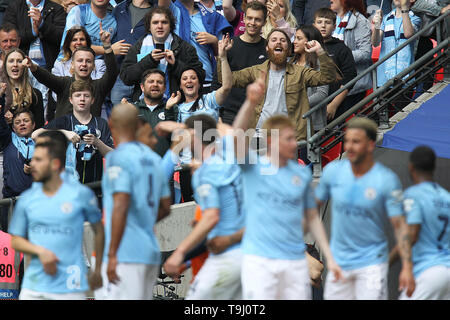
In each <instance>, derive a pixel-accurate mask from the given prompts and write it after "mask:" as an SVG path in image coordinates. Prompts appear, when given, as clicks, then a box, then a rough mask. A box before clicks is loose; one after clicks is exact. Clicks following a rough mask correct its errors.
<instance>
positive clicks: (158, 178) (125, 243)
mask: <svg viewBox="0 0 450 320" xmlns="http://www.w3.org/2000/svg"><path fill="white" fill-rule="evenodd" d="M109 122H110V128H111V133H112V136H113V139H114V142H115V143H116V145H117V148H116V149H115V150H113V151H111V152H109V153H108V154H107V155H106V174H104V175H103V178H102V191H103V205H104V208H105V229H106V245H105V248H107V249H106V250H105V256H104V259H105V261H106V260H107V261H108V264H107V269H106V270H105V269H104V270H103V275H104V277H106V276H107V280H108V282H109V283H108V286H107V288H106V292H103V297H100V295H99V296H98V297H99V298H106V299H113V300H117V299H131V300H151V299H152V298H153V286H154V284H155V282H156V277H157V275H158V273H159V271H160V262H161V254H160V249H159V244H158V241H157V239H156V236H155V234H154V230H153V227H154V225H155V223H156V222H157V221H160V220H161V219H163V218H165V217H166V216H167V215H168V214H169V213H170V204H171V201H170V189H169V184H168V179H167V177H166V176H165V174H164V171H163V169H162V160H161V157H160V156H159V155H158V154H156V153H155V152H153V151H152V150H151V149H150V148H149V147H148V146H146V145H144V144H142V143H140V142H138V141H136V131H137V128H138V110H137V109H136V108H135V107H134V106H132V105H130V104H119V105H116V106H115V107H114V108H113V110H112V113H111V117H110V121H109ZM104 279H105V278H104ZM105 281H106V279H105ZM100 294H102V293H100Z"/></svg>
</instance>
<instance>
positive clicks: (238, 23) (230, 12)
mask: <svg viewBox="0 0 450 320" xmlns="http://www.w3.org/2000/svg"><path fill="white" fill-rule="evenodd" d="M253 1H257V2H260V3H261V4H263V5H264V6H265V5H266V0H250V1H247V0H243V1H242V10H239V9H238V8H236V7H235V6H234V5H233V0H223V15H224V17H225V18H226V19H227V20H228V22H229V23H230V24H231V25H232V26H233V28H234V36H235V37H237V36H240V35H242V34H244V32H245V21H244V16H245V11H246V8H247V5H248V4H249V3H251V2H253Z"/></svg>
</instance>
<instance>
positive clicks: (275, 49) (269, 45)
mask: <svg viewBox="0 0 450 320" xmlns="http://www.w3.org/2000/svg"><path fill="white" fill-rule="evenodd" d="M308 47H309V48H307V49H306V51H307V52H311V53H312V52H316V53H317V55H318V59H319V62H320V71H316V70H313V69H311V68H303V67H300V66H298V65H295V64H292V63H289V62H288V61H287V59H288V56H289V54H290V52H291V50H292V49H291V42H290V40H289V37H288V35H287V34H286V33H285V32H284V31H282V30H279V29H273V30H272V31H271V33H270V34H269V37H268V39H266V50H267V55H268V57H269V59H268V60H266V61H265V62H264V63H262V64H259V65H255V66H252V67H248V68H245V69H242V70H239V71H233V72H232V75H233V86H235V87H241V88H244V87H246V86H247V85H248V84H249V83H252V82H253V81H254V80H255V79H257V78H258V77H260V74H261V72H265V73H267V75H266V83H265V88H266V91H265V94H264V99H263V101H262V102H261V103H260V104H258V106H256V108H255V111H254V113H253V116H252V118H251V119H249V128H256V130H257V131H259V129H260V128H261V127H262V124H263V123H264V121H265V120H266V119H268V118H269V117H271V116H273V115H276V114H283V115H286V116H288V117H289V118H290V119H292V121H294V123H295V125H296V139H297V141H300V140H304V139H306V120H305V119H302V115H303V114H304V113H305V112H306V111H308V110H309V103H308V96H307V93H306V88H307V87H313V86H319V85H325V84H330V83H333V82H334V81H336V80H338V79H337V74H336V66H335V64H334V63H333V61H332V60H331V58H330V57H329V56H328V55H327V54H326V52H325V51H324V50H323V48H322V46H321V45H320V44H319V43H318V42H317V41H312V42H309V43H308ZM217 72H218V75H219V77H220V69H219V68H218V71H217Z"/></svg>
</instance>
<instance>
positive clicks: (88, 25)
mask: <svg viewBox="0 0 450 320" xmlns="http://www.w3.org/2000/svg"><path fill="white" fill-rule="evenodd" d="M108 5H109V1H104V0H91V1H90V3H86V4H80V5H77V6H75V7H73V8H72V9H71V10H70V12H69V14H68V15H67V19H66V21H65V28H64V33H63V38H62V40H61V46H60V48H59V49H60V50H61V51H60V52H59V58H62V56H63V52H62V45H63V44H64V40H65V38H66V34H67V31H68V30H69V29H71V28H72V27H74V26H76V27H84V28H85V29H86V31H87V33H88V34H89V36H90V37H91V41H92V45H91V47H92V49H93V50H94V52H95V54H96V55H103V54H104V49H103V47H102V42H101V39H100V36H99V34H100V29H103V30H105V31H108V32H109V33H110V34H111V39H113V38H114V36H115V34H116V31H117V23H116V19H115V18H114V16H113V15H112V13H110V12H108V10H107V9H108ZM130 47H131V45H130V44H127V43H124V42H123V41H118V42H116V43H114V44H113V45H112V49H113V51H114V54H116V55H125V54H127V51H128V49H129V48H130Z"/></svg>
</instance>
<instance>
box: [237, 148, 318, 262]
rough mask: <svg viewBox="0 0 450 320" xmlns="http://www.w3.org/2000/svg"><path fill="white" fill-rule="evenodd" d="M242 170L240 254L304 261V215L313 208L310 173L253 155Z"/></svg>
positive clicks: (300, 168) (294, 165) (294, 164)
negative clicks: (243, 218)
mask: <svg viewBox="0 0 450 320" xmlns="http://www.w3.org/2000/svg"><path fill="white" fill-rule="evenodd" d="M241 170H242V181H243V190H244V208H245V215H246V220H245V228H246V229H245V233H244V237H243V239H242V246H241V248H242V252H243V253H244V254H252V255H257V256H261V257H266V258H270V259H283V260H298V259H303V258H304V257H305V253H304V251H305V243H304V240H303V218H304V212H305V210H306V209H311V208H315V207H316V203H315V201H314V193H313V189H312V187H311V181H312V175H311V171H310V170H309V169H308V168H306V167H303V166H300V165H299V164H298V163H297V162H296V161H293V160H290V161H288V163H287V165H286V166H284V167H276V166H274V165H272V164H270V163H269V162H268V159H267V158H265V157H257V156H256V155H255V154H254V153H252V152H251V153H250V155H249V157H248V159H247V162H246V164H244V165H241Z"/></svg>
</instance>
